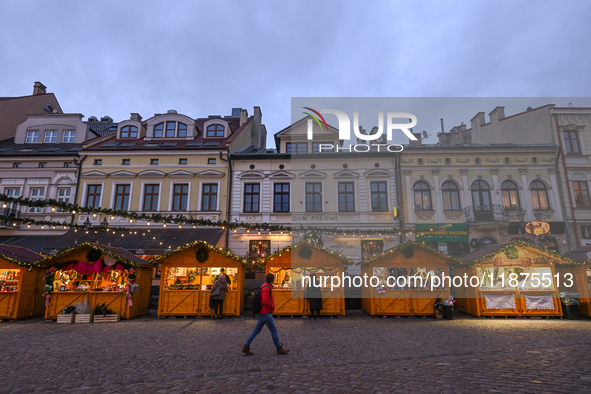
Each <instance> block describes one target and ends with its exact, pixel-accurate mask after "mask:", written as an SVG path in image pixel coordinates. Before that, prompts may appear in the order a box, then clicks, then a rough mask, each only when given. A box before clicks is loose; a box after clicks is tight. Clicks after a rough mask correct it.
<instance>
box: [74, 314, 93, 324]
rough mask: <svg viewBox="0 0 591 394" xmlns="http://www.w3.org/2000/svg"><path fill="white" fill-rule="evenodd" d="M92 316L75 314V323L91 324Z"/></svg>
mask: <svg viewBox="0 0 591 394" xmlns="http://www.w3.org/2000/svg"><path fill="white" fill-rule="evenodd" d="M93 317H94V315H92V314H86V313H85V314H76V318H75V319H74V320H75V323H92V320H93Z"/></svg>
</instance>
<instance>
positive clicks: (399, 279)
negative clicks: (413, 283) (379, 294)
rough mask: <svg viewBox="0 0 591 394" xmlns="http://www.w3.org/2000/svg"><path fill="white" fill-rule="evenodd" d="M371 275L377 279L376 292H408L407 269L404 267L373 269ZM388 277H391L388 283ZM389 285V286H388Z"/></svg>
mask: <svg viewBox="0 0 591 394" xmlns="http://www.w3.org/2000/svg"><path fill="white" fill-rule="evenodd" d="M373 275H374V276H377V277H378V280H379V284H378V286H376V287H375V289H376V290H378V291H386V290H408V281H407V276H408V269H407V268H405V267H374V268H373ZM388 277H392V279H390V280H389V281H388ZM389 285H390V286H389Z"/></svg>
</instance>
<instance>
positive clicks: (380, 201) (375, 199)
mask: <svg viewBox="0 0 591 394" xmlns="http://www.w3.org/2000/svg"><path fill="white" fill-rule="evenodd" d="M370 186H371V211H372V212H387V211H388V192H387V190H388V189H387V183H386V182H371V185H370Z"/></svg>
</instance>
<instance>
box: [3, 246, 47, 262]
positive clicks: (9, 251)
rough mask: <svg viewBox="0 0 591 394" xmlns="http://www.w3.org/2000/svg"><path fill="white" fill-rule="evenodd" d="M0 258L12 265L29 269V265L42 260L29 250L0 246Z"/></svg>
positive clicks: (38, 255)
mask: <svg viewBox="0 0 591 394" xmlns="http://www.w3.org/2000/svg"><path fill="white" fill-rule="evenodd" d="M0 257H2V258H3V259H4V260H6V261H9V262H11V263H13V264H16V265H20V266H26V267H30V266H31V263H32V262H34V261H37V260H39V259H40V258H43V256H41V255H40V254H37V253H35V252H33V251H31V250H29V249H25V248H22V247H20V246H12V245H0Z"/></svg>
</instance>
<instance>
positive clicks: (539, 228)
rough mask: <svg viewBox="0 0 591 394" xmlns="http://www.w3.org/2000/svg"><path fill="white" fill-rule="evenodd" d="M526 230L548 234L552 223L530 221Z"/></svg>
mask: <svg viewBox="0 0 591 394" xmlns="http://www.w3.org/2000/svg"><path fill="white" fill-rule="evenodd" d="M525 232H526V233H528V234H533V235H542V234H548V233H549V232H550V223H548V222H529V223H527V224H526V225H525Z"/></svg>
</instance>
